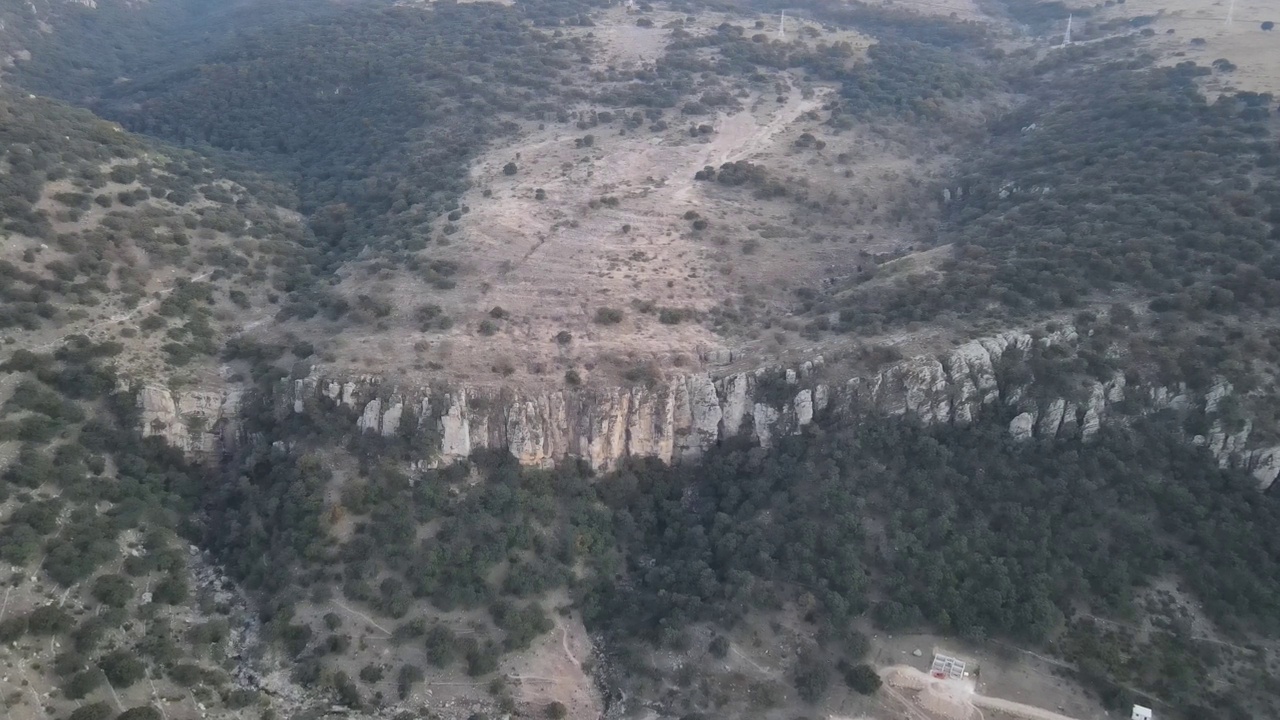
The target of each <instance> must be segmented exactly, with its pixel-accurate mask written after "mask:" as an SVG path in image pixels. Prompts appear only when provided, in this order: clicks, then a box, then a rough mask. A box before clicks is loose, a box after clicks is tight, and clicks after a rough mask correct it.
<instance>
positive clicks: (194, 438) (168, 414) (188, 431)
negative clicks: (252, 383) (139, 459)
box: [137, 385, 240, 458]
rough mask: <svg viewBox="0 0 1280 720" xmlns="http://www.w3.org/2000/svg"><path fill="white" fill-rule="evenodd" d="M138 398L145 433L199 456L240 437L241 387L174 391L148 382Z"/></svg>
mask: <svg viewBox="0 0 1280 720" xmlns="http://www.w3.org/2000/svg"><path fill="white" fill-rule="evenodd" d="M137 398H138V399H137V403H138V410H139V414H140V416H141V422H140V424H141V427H140V428H139V429H140V430H141V432H142V436H143V437H152V436H159V437H162V438H164V441H165V442H166V443H168V444H169V445H172V446H173V447H175V448H178V449H179V450H182V451H183V452H184V453H186V454H187V455H189V456H192V457H198V458H206V457H214V456H216V455H218V454H219V453H221V452H222V451H223V450H224V449H226V448H229V447H231V446H232V445H233V444H234V443H235V441H236V438H237V435H238V432H239V431H238V425H239V418H240V391H239V390H238V389H228V390H221V391H211V390H188V391H178V392H174V391H173V390H172V389H170V388H168V387H165V386H163V385H144V386H143V387H141V388H140V389H139V390H138V392H137Z"/></svg>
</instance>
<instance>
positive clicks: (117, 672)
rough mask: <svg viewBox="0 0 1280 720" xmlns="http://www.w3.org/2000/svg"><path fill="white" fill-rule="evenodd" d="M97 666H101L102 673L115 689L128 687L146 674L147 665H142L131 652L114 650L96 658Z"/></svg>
mask: <svg viewBox="0 0 1280 720" xmlns="http://www.w3.org/2000/svg"><path fill="white" fill-rule="evenodd" d="M98 667H100V668H102V672H103V674H105V675H106V676H107V679H108V680H110V681H111V685H112V686H113V687H115V688H116V689H117V690H118V689H122V688H127V687H129V686H130V685H132V684H134V683H136V682H138V681H139V680H141V679H142V678H143V677H144V676H145V675H146V674H147V666H146V665H143V664H142V661H141V660H139V659H138V658H137V657H135V656H134V654H133V653H132V652H129V651H126V650H116V651H115V652H110V653H107V654H106V655H103V656H102V658H101V659H100V660H98Z"/></svg>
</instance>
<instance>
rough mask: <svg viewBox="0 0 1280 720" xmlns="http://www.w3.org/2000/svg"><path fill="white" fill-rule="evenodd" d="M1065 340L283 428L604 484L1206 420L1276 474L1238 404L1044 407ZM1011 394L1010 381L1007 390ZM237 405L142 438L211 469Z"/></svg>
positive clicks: (1123, 394) (1171, 397)
mask: <svg viewBox="0 0 1280 720" xmlns="http://www.w3.org/2000/svg"><path fill="white" fill-rule="evenodd" d="M1077 340H1078V338H1077V337H1076V334H1075V332H1074V330H1071V329H1066V330H1062V331H1059V332H1057V333H1054V334H1052V335H1048V336H1041V337H1034V336H1032V335H1030V334H1026V333H1021V332H1009V333H1004V334H1001V335H997V336H994V337H989V338H983V339H979V340H974V341H971V342H968V343H965V344H963V345H960V346H958V347H956V348H955V349H953V350H951V351H950V352H947V353H945V354H942V355H939V356H922V357H915V358H911V359H907V360H903V361H901V362H897V363H894V364H891V365H889V366H887V367H884V368H882V369H881V370H879V371H878V372H874V373H870V374H867V375H865V376H858V377H843V378H842V377H838V375H839V373H838V371H836V370H835V369H834V367H828V366H827V365H826V364H825V363H824V362H823V360H822V358H815V359H814V360H813V361H811V362H806V363H804V364H803V365H801V366H800V367H798V368H793V369H784V368H764V369H760V370H757V371H754V372H747V373H736V374H728V375H724V376H720V377H717V376H714V375H712V374H708V373H694V374H689V375H683V376H676V377H673V378H671V379H670V380H669V381H668V382H667V383H666V384H662V385H656V386H652V387H644V386H637V387H617V388H608V389H580V390H560V391H553V392H546V393H535V394H526V393H521V392H520V391H518V390H515V389H510V388H497V389H495V388H467V387H455V388H450V387H444V386H440V387H412V388H405V387H399V386H396V385H394V384H392V383H390V382H387V381H384V380H382V379H379V378H373V377H347V378H341V377H334V378H325V377H308V378H304V379H299V380H293V381H289V382H287V383H286V384H285V385H283V386H281V387H280V388H278V389H277V390H276V392H275V397H274V398H271V399H270V401H271V402H273V403H274V405H275V408H276V412H277V413H279V414H282V415H283V414H288V413H322V414H329V415H333V414H337V415H339V416H345V417H348V418H349V420H350V422H351V423H352V424H353V425H354V428H353V429H358V430H359V431H361V432H365V433H377V434H380V435H383V436H388V437H391V436H399V437H402V438H404V439H405V441H407V442H409V443H411V444H412V445H414V446H415V447H418V448H421V452H422V455H423V457H424V459H429V460H430V461H431V462H437V463H447V462H451V461H454V460H458V459H461V458H465V457H467V456H468V455H470V454H471V453H472V451H474V450H477V449H505V450H507V451H509V452H510V453H511V454H512V455H514V456H515V457H517V458H519V460H520V462H522V463H525V464H529V465H550V464H552V463H554V462H555V461H557V460H561V459H564V458H581V459H582V460H584V461H586V462H587V463H588V464H589V465H590V466H591V467H592V468H594V469H596V470H608V469H610V468H612V467H614V466H615V465H616V464H617V463H618V462H619V461H620V460H621V459H622V458H625V457H628V456H642V457H654V458H658V459H660V460H663V461H666V462H679V461H682V460H689V459H692V458H696V457H697V456H698V455H699V454H701V453H702V452H703V451H704V450H706V449H707V448H709V447H711V446H713V445H714V444H716V443H717V442H719V441H720V440H721V439H722V438H725V437H728V436H733V435H738V434H749V435H751V436H752V437H753V438H754V439H755V440H757V441H758V442H760V443H761V444H763V445H768V444H769V443H771V442H773V441H774V440H775V439H776V438H778V437H779V436H782V435H786V434H791V433H797V432H799V431H800V430H801V429H802V428H803V427H805V426H806V425H809V424H810V423H815V422H832V421H853V420H857V419H859V418H864V417H875V416H886V415H888V416H894V415H896V416H903V415H910V416H913V417H915V418H918V419H919V420H920V421H921V422H925V423H953V424H967V423H971V422H973V421H974V420H975V419H977V418H978V417H979V416H984V415H985V416H994V417H999V418H1002V419H1006V418H1009V417H1012V420H1011V421H1009V432H1010V433H1011V434H1012V435H1013V436H1014V437H1015V438H1018V439H1024V440H1029V439H1032V438H1055V437H1064V436H1078V437H1082V438H1084V439H1088V438H1089V437H1090V436H1092V435H1093V434H1094V433H1096V432H1097V431H1098V429H1099V427H1100V426H1101V424H1102V423H1103V422H1106V421H1108V420H1109V419H1122V418H1124V417H1125V416H1127V415H1132V414H1134V413H1138V412H1147V411H1152V410H1161V409H1169V410H1172V411H1174V412H1179V413H1188V412H1192V411H1199V412H1203V413H1204V417H1205V418H1206V419H1207V421H1208V423H1209V424H1208V426H1207V428H1208V429H1207V431H1206V432H1205V433H1204V434H1202V435H1196V436H1194V437H1193V438H1192V441H1193V442H1196V443H1198V444H1201V445H1204V446H1206V447H1208V448H1209V449H1210V450H1211V451H1212V452H1213V453H1214V455H1215V456H1216V457H1218V459H1219V461H1220V462H1222V463H1223V464H1224V465H1226V464H1237V465H1240V466H1243V467H1245V468H1246V469H1248V470H1249V471H1251V472H1253V473H1254V475H1255V477H1256V478H1257V479H1258V482H1259V484H1260V485H1262V486H1263V487H1266V486H1269V485H1270V484H1271V483H1272V482H1273V481H1274V480H1275V478H1276V476H1277V474H1280V447H1264V448H1251V447H1249V444H1248V441H1249V437H1250V434H1251V431H1252V426H1251V424H1250V423H1249V422H1248V421H1241V420H1232V419H1231V418H1228V417H1226V414H1224V413H1221V412H1219V410H1220V408H1219V406H1220V405H1221V404H1222V403H1223V400H1224V398H1227V397H1230V396H1231V395H1232V392H1233V391H1232V388H1231V387H1230V385H1228V384H1227V383H1225V382H1224V381H1220V382H1218V383H1217V384H1215V385H1214V386H1213V387H1212V388H1211V389H1210V390H1209V391H1208V392H1207V393H1199V394H1197V393H1192V392H1189V391H1188V390H1187V389H1186V388H1185V387H1174V388H1169V387H1135V386H1127V384H1126V382H1125V378H1124V376H1123V375H1121V374H1117V375H1115V376H1114V377H1112V378H1110V379H1108V380H1106V381H1104V382H1100V381H1097V380H1093V379H1083V380H1080V381H1079V382H1077V383H1076V385H1075V386H1074V387H1073V390H1072V392H1070V393H1067V395H1068V396H1061V397H1045V396H1044V394H1043V392H1041V387H1040V386H1038V384H1037V378H1035V377H1034V375H1030V374H1028V373H1027V372H1025V367H1023V370H1024V372H1015V371H1014V370H1016V369H1017V368H1018V366H1019V365H1023V366H1025V358H1026V356H1027V355H1028V354H1029V353H1032V352H1034V351H1035V350H1036V349H1044V348H1048V347H1057V348H1058V349H1060V350H1063V349H1065V350H1066V351H1067V352H1070V351H1071V350H1073V349H1074V347H1075V345H1076V343H1077ZM1015 378H1017V379H1016V380H1015ZM240 402H241V396H240V393H239V392H238V391H186V392H177V393H175V392H172V391H170V390H169V389H168V388H165V387H161V386H154V385H153V386H147V387H143V388H141V390H140V391H139V393H138V404H139V408H140V410H141V415H142V432H143V434H145V435H160V436H162V437H164V438H165V439H166V440H167V441H168V442H170V443H171V444H173V445H175V446H176V447H179V448H182V449H183V450H185V451H187V452H189V453H191V454H193V455H197V456H206V457H208V456H212V455H215V454H216V453H218V452H219V450H220V449H224V448H226V447H227V446H228V444H229V443H233V442H235V440H236V438H237V437H238V430H237V418H238V416H239V413H240Z"/></svg>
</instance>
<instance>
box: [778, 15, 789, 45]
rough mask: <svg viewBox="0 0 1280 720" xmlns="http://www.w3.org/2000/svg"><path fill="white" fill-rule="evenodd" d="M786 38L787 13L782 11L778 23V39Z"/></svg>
mask: <svg viewBox="0 0 1280 720" xmlns="http://www.w3.org/2000/svg"><path fill="white" fill-rule="evenodd" d="M786 37H787V11H786V10H783V11H782V16H781V18H780V19H779V21H778V39H779V40H785V39H786Z"/></svg>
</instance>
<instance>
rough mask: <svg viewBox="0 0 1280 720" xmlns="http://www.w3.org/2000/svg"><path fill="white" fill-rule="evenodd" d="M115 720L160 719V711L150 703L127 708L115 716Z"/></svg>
mask: <svg viewBox="0 0 1280 720" xmlns="http://www.w3.org/2000/svg"><path fill="white" fill-rule="evenodd" d="M116 720H162V718H161V715H160V711H159V710H157V709H155V708H154V707H152V706H151V705H143V706H141V707H135V708H129V709H128V710H125V711H124V712H122V713H120V714H119V715H117V716H116Z"/></svg>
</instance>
